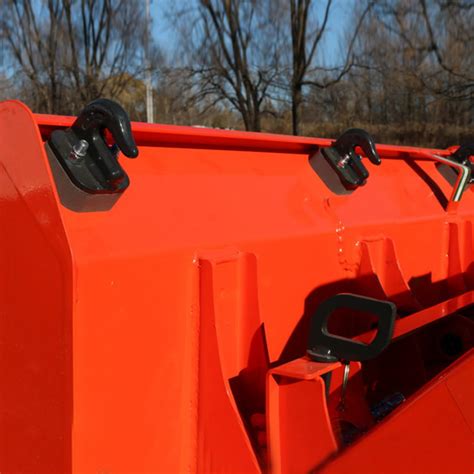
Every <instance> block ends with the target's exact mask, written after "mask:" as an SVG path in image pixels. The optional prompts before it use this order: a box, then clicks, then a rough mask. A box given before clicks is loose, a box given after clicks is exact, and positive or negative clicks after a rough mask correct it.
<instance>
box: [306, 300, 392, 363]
mask: <svg viewBox="0 0 474 474" xmlns="http://www.w3.org/2000/svg"><path fill="white" fill-rule="evenodd" d="M341 308H346V309H352V310H354V311H360V312H364V313H371V314H374V315H376V316H377V317H378V329H377V334H376V336H375V338H374V340H373V341H372V342H371V343H370V344H364V343H362V342H359V341H354V340H352V339H347V338H345V337H341V336H336V335H335V334H331V333H329V332H328V320H329V317H330V316H331V314H332V313H333V312H334V311H335V310H337V309H341ZM396 314H397V307H396V306H395V304H393V303H391V302H390V301H382V300H376V299H374V298H368V297H366V296H360V295H354V294H350V293H341V294H338V295H335V296H332V297H331V298H329V299H327V300H326V301H324V302H323V303H321V304H320V305H319V307H318V309H317V310H316V312H315V313H314V315H313V317H312V318H311V326H310V331H309V341H308V350H307V353H308V355H309V357H310V358H311V359H313V360H316V361H318V362H336V361H338V360H339V361H344V362H347V361H364V360H369V359H373V358H375V357H377V356H378V355H379V354H380V353H381V352H382V351H383V350H384V349H385V348H386V347H387V346H388V344H389V343H390V340H391V339H392V335H393V328H394V324H395V317H396Z"/></svg>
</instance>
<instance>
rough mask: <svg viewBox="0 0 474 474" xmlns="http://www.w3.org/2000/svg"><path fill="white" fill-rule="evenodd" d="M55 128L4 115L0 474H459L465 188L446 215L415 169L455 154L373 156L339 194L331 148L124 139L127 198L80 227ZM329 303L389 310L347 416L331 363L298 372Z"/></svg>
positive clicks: (467, 446) (463, 439)
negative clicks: (362, 303) (326, 178)
mask: <svg viewBox="0 0 474 474" xmlns="http://www.w3.org/2000/svg"><path fill="white" fill-rule="evenodd" d="M73 120H74V119H73V118H72V117H57V116H47V115H46V116H45V115H34V114H32V113H31V111H30V110H29V109H28V108H27V107H26V106H25V105H23V104H21V103H19V102H15V101H8V102H3V103H0V147H1V148H0V222H1V226H2V228H1V231H0V341H1V344H0V351H1V357H0V364H1V370H0V380H1V385H2V391H1V393H2V399H1V403H0V433H1V441H0V471H1V472H2V473H3V474H5V473H13V472H15V473H18V472H35V473H59V472H67V473H77V474H79V473H81V474H82V473H98V472H102V473H120V472H129V473H131V472H133V473H151V472H239V473H243V472H245V473H247V472H248V473H252V472H255V473H258V472H262V471H263V472H284V473H290V472H308V471H309V470H316V471H321V472H327V473H346V472H354V473H356V472H409V469H410V468H411V467H413V468H414V469H415V471H412V472H441V469H447V468H448V467H449V469H451V470H450V471H446V470H444V471H442V472H456V473H458V472H472V464H470V463H471V462H472V454H473V453H472V447H471V446H472V445H471V442H472V408H473V406H472V403H469V400H472V393H471V392H472V361H473V356H472V351H471V352H469V350H470V348H471V347H472V343H473V340H474V330H473V326H472V313H473V311H472V306H473V296H472V295H473V290H474V192H473V187H472V185H471V187H470V188H468V189H466V190H465V191H464V193H463V195H462V198H461V200H460V201H459V202H457V203H456V205H452V202H453V201H452V192H453V186H455V185H456V183H455V181H456V175H452V176H451V178H453V179H451V180H450V179H447V178H446V173H444V174H443V172H442V169H441V167H440V166H439V163H438V162H437V161H436V159H434V158H433V159H431V157H433V155H436V156H440V157H448V156H450V154H451V153H452V151H453V150H455V147H453V148H451V149H448V150H434V149H430V150H428V149H420V148H413V147H399V146H390V145H378V146H377V150H378V152H379V154H380V156H381V158H382V164H381V165H380V166H378V167H376V166H373V165H371V164H368V165H367V166H368V168H369V170H370V177H369V179H368V182H367V184H366V185H365V186H363V187H361V188H358V189H356V190H355V191H353V192H351V193H350V194H345V195H337V194H334V193H333V192H332V191H330V190H329V189H328V188H327V187H326V185H325V184H324V182H323V181H322V180H321V179H320V178H319V176H318V175H317V174H316V173H315V171H314V169H313V167H312V166H311V158H312V157H313V160H314V159H315V158H314V157H315V156H316V154H317V152H318V150H319V149H320V148H321V147H327V146H329V145H330V144H331V143H332V142H331V140H327V139H316V138H300V137H286V136H279V135H269V134H255V133H244V132H234V131H218V130H208V129H202V128H190V127H176V126H165V125H149V124H142V123H133V124H132V129H133V133H134V136H135V139H136V141H137V145H138V147H139V151H140V155H139V157H138V158H137V159H136V160H127V159H125V158H120V163H121V165H122V166H123V167H124V169H125V170H126V172H127V174H128V175H129V176H130V180H131V184H130V187H129V188H128V189H127V190H126V191H125V192H124V193H123V195H121V196H120V197H119V198H118V200H116V202H114V203H113V205H109V206H108V207H107V206H105V207H101V208H100V209H99V208H97V209H96V210H90V209H85V208H84V209H81V208H76V207H74V206H71V205H69V204H68V200H67V198H68V196H67V195H65V194H64V193H65V191H64V189H63V188H61V186H60V185H59V183H61V182H62V181H64V179H67V177H65V176H64V173H63V172H62V170H61V169H60V168H59V167H58V165H57V163H55V161H54V157H52V156H51V154H50V155H49V157H48V155H47V153H46V150H45V146H44V145H45V142H46V141H47V140H48V138H49V136H50V134H51V132H52V131H53V130H55V129H58V128H65V127H68V126H70V125H71V124H72V122H73ZM316 159H317V158H316ZM365 161H366V160H365ZM94 198H95V197H94V196H92V197H91V200H93V199H94ZM99 200H100V198H99ZM94 202H95V201H94ZM97 202H99V201H97ZM342 292H351V293H357V294H361V295H365V296H370V297H373V298H378V299H386V300H390V301H392V302H394V303H395V304H396V305H397V307H398V312H399V315H398V316H399V318H398V320H397V322H396V328H395V339H394V341H393V342H392V344H391V345H390V346H389V348H388V349H387V350H386V351H385V352H384V353H383V354H382V355H381V356H380V357H378V358H377V359H375V360H373V361H368V362H363V363H359V362H357V363H353V364H352V365H353V367H352V370H351V377H350V381H349V385H348V394H347V407H348V408H347V410H346V413H345V414H341V413H338V412H337V408H336V406H337V402H338V399H339V397H340V391H341V381H342V373H341V366H340V364H339V363H335V364H332V365H331V364H318V363H314V362H310V361H309V360H308V359H306V358H304V354H305V350H306V342H307V336H308V334H307V333H308V324H309V319H310V317H311V315H312V314H313V312H314V310H315V308H316V307H317V306H318V305H319V304H320V303H321V302H322V301H323V300H324V299H326V298H328V297H330V296H332V295H334V294H337V293H342ZM344 321H345V323H344V324H341V322H340V321H339V327H338V329H339V330H340V332H341V333H342V334H343V335H345V336H347V337H356V336H358V337H362V338H363V337H364V336H363V334H366V333H368V331H370V330H371V329H372V326H371V323H366V322H364V323H360V322H358V320H355V319H347V318H346V319H345V320H344ZM335 324H336V326H337V324H338V322H337V321H336V323H335ZM397 331H398V332H397ZM447 335H450V336H449V337H450V339H449V341H452V340H455V341H457V342H456V344H457V343H459V344H461V346H460V347H461V348H462V349H461V350H460V352H459V353H457V354H455V355H453V354H452V353H451V352H450V350H451V349H449V348H448V349H449V350H448V351H447V352H446V351H444V352H443V341H445V340H446V337H447ZM366 337H368V336H367V334H366ZM453 338H455V339H453ZM449 347H451V346H449ZM323 365H324V367H322V366H323ZM328 372H332V375H333V381H332V384H331V388H330V390H329V391H327V390H325V383H324V380H323V378H322V375H323V374H324V373H328ZM397 391H400V392H401V393H403V394H404V396H405V397H406V399H407V401H406V402H405V403H404V404H403V405H402V406H401V407H399V408H397V409H396V410H395V411H394V413H392V414H391V415H389V416H388V417H387V418H385V419H383V420H382V421H381V422H376V420H374V419H373V417H372V415H371V412H370V407H371V406H372V405H373V403H375V402H377V401H379V400H381V399H382V398H384V397H385V396H387V395H390V394H391V393H394V392H397ZM341 417H342V418H345V419H344V420H342V421H344V422H350V423H351V424H352V425H354V426H356V427H357V428H358V430H359V438H358V439H357V440H356V441H355V442H354V443H353V444H351V445H349V446H345V444H344V443H343V441H342V438H341V429H342V428H341V426H342V424H341Z"/></svg>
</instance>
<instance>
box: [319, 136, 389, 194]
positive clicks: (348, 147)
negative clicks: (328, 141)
mask: <svg viewBox="0 0 474 474" xmlns="http://www.w3.org/2000/svg"><path fill="white" fill-rule="evenodd" d="M356 147H360V148H361V149H362V150H363V152H364V153H365V155H366V156H367V158H368V159H369V160H370V161H371V162H372V163H374V164H375V165H380V163H381V159H380V156H379V154H378V153H377V150H376V148H375V142H374V140H373V138H372V137H371V136H370V135H369V134H368V133H367V132H366V131H365V130H362V129H360V128H351V129H349V130H346V131H345V132H344V133H343V134H342V135H341V136H340V137H339V138H338V139H337V140H336V141H335V142H334V143H333V144H332V146H331V147H329V148H324V149H322V150H321V151H322V154H323V156H324V157H325V158H326V160H327V161H328V162H329V164H330V165H331V167H332V168H333V169H334V170H335V171H336V172H337V174H338V175H339V177H340V179H341V182H342V184H343V185H344V186H345V187H346V188H347V189H354V188H357V187H358V186H363V185H364V184H365V183H366V181H367V178H368V177H369V172H368V170H367V168H366V167H365V166H364V165H363V164H362V160H361V157H360V156H359V155H358V154H357V153H356V151H355V148H356Z"/></svg>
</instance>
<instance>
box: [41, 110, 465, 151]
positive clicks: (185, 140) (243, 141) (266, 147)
mask: <svg viewBox="0 0 474 474" xmlns="http://www.w3.org/2000/svg"><path fill="white" fill-rule="evenodd" d="M34 117H35V120H36V122H37V124H38V127H39V129H40V132H41V135H42V137H43V139H44V140H47V139H48V138H49V136H50V134H51V132H52V131H53V130H56V129H62V128H67V127H70V126H71V125H72V123H73V122H74V120H75V117H71V116H64V115H47V114H34ZM132 131H133V134H134V136H135V140H136V142H137V145H138V146H140V145H141V146H172V147H180V148H182V147H186V148H194V147H209V148H231V149H234V150H239V149H241V150H245V149H253V150H262V151H273V152H282V153H313V152H315V151H317V150H318V149H319V148H324V147H328V146H331V145H332V143H333V141H334V140H333V139H330V138H318V137H302V136H292V135H278V134H272V133H261V132H244V131H240V130H222V129H215V128H207V127H196V126H182V125H162V124H150V123H144V122H132ZM456 149H457V146H452V147H450V148H448V149H445V150H442V149H435V148H419V147H411V146H400V145H387V144H377V151H378V152H379V153H380V154H381V155H383V156H384V157H385V158H404V157H406V156H407V155H412V154H416V155H418V154H420V152H428V153H436V154H439V155H441V156H449V155H451V154H452V153H453V152H454V151H455V150H456Z"/></svg>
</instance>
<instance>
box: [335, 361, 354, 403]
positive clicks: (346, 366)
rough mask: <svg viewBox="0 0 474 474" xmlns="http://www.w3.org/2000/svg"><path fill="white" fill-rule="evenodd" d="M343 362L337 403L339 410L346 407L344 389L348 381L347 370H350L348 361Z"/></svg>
mask: <svg viewBox="0 0 474 474" xmlns="http://www.w3.org/2000/svg"><path fill="white" fill-rule="evenodd" d="M343 364H344V373H343V375H342V387H341V399H340V401H339V405H338V406H337V409H338V410H339V411H344V410H345V409H346V389H347V383H348V381H349V372H350V370H351V366H350V363H349V362H343Z"/></svg>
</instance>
